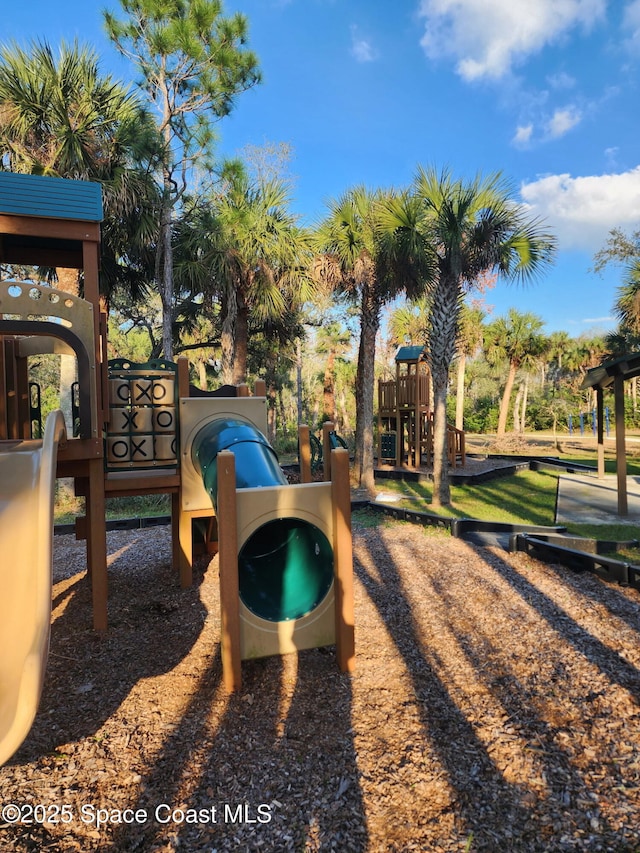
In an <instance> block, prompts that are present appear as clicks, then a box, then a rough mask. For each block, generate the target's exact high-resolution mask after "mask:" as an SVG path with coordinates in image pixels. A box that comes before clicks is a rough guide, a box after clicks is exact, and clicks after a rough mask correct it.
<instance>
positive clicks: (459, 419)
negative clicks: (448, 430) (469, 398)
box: [456, 352, 467, 429]
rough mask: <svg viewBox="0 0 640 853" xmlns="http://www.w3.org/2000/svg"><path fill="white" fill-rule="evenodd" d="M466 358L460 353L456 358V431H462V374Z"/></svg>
mask: <svg viewBox="0 0 640 853" xmlns="http://www.w3.org/2000/svg"><path fill="white" fill-rule="evenodd" d="M466 365H467V356H466V355H465V353H464V352H460V354H459V356H458V383H457V388H456V429H464V372H465V368H466Z"/></svg>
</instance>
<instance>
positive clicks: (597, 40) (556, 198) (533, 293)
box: [1, 0, 640, 336]
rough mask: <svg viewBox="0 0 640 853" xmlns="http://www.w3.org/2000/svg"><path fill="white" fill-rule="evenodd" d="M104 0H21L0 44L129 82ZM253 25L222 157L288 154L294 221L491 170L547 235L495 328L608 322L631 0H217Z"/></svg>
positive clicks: (633, 66) (635, 224) (637, 26)
mask: <svg viewBox="0 0 640 853" xmlns="http://www.w3.org/2000/svg"><path fill="white" fill-rule="evenodd" d="M102 5H104V6H106V7H108V8H110V9H112V10H114V11H119V9H120V7H119V4H118V3H117V2H115V0H113V2H109V0H105V2H104V4H101V5H95V6H94V5H93V4H91V3H87V2H86V0H58V2H57V3H55V4H53V3H51V2H50V0H42V2H41V0H24V2H22V3H15V4H11V5H9V4H8V3H7V2H6V0H5V8H4V9H3V26H2V36H1V38H2V40H3V41H5V42H6V41H9V40H12V39H16V40H18V41H19V42H21V43H24V42H25V41H27V40H28V39H30V38H46V39H47V40H48V41H49V42H50V43H51V44H53V45H56V44H58V43H59V41H60V40H61V39H62V38H66V39H67V40H71V39H74V38H78V39H80V40H81V41H86V42H88V43H89V44H92V45H93V46H94V47H96V49H97V50H98V51H99V53H100V54H101V55H102V56H103V69H104V70H105V71H107V70H111V71H113V72H114V73H115V74H116V75H117V76H118V77H120V78H121V79H123V80H125V81H126V82H130V81H133V79H134V78H135V71H134V70H133V69H132V68H130V66H129V65H128V64H127V63H125V62H124V61H123V60H122V59H121V58H120V57H118V56H117V55H116V54H115V51H114V49H113V48H112V47H111V46H110V44H109V42H108V41H107V39H106V38H105V36H104V34H103V31H102V20H101V14H100V9H101V8H102ZM224 8H225V10H226V11H241V12H243V13H245V14H246V15H247V17H248V19H249V32H250V46H251V47H252V48H253V49H254V50H255V51H256V53H257V54H258V56H259V58H260V62H261V67H262V71H263V77H264V81H263V83H262V85H260V86H258V87H256V88H255V89H254V90H252V91H250V92H247V93H244V94H243V95H241V96H240V97H239V98H238V100H237V104H236V108H235V111H234V112H233V113H232V115H231V116H230V117H228V118H226V119H224V120H223V121H222V122H220V123H219V125H218V130H219V133H220V150H221V153H224V154H235V153H237V152H238V151H239V150H240V149H242V147H243V146H245V145H247V144H252V145H261V144H263V143H265V142H271V143H276V142H286V143H288V144H289V145H291V146H292V149H293V159H292V162H291V164H290V169H291V172H292V174H293V175H294V176H295V191H294V193H295V198H294V209H295V210H296V211H297V212H299V213H300V215H301V216H303V217H304V219H305V220H306V221H309V222H313V221H316V220H318V219H320V218H321V217H322V215H323V212H324V210H325V209H326V208H325V203H326V201H327V200H328V199H329V198H331V197H336V196H339V195H340V194H342V193H343V192H344V191H345V190H347V189H348V188H349V187H351V186H354V185H356V184H365V185H367V186H370V187H391V186H394V187H402V186H406V185H407V184H409V183H410V181H411V179H412V177H413V176H414V174H415V171H416V168H417V166H418V164H422V165H424V166H436V167H438V168H442V167H448V168H449V169H450V170H451V171H452V172H453V173H454V174H455V175H457V176H460V177H472V176H474V175H475V174H476V173H477V172H482V173H488V172H492V171H495V170H500V171H502V172H503V173H504V175H505V176H506V177H507V178H508V179H510V180H511V181H512V183H513V186H514V190H515V195H516V197H517V198H518V199H519V200H521V201H522V202H524V203H525V204H527V205H529V206H530V209H531V213H532V215H537V216H541V217H543V218H544V219H545V220H546V222H547V224H548V225H549V226H550V227H551V228H552V229H553V230H554V231H555V233H556V234H557V237H558V240H559V246H560V252H559V255H558V259H557V262H556V264H555V266H554V267H553V269H552V270H551V271H550V272H549V273H548V274H546V275H545V277H544V279H542V280H539V281H538V282H536V283H535V284H532V285H529V286H527V287H522V286H515V285H507V284H506V283H504V282H499V283H498V284H497V286H496V287H495V288H494V289H493V290H491V291H489V292H488V293H487V294H486V296H485V301H486V303H487V304H488V306H491V307H492V315H493V316H498V315H499V314H502V313H504V312H505V311H506V310H507V309H508V308H509V307H512V306H513V307H515V308H517V309H518V310H520V311H533V312H535V313H536V314H538V315H540V316H541V317H542V318H543V319H544V321H545V323H546V331H547V332H551V331H554V330H556V329H564V330H566V331H567V332H569V333H570V334H571V335H574V336H578V335H580V334H582V333H584V332H588V333H590V332H593V331H602V330H603V329H608V328H611V327H613V326H614V325H615V323H614V320H613V319H612V316H611V314H612V311H611V309H612V305H613V302H614V299H615V296H616V288H617V287H618V286H619V284H620V280H621V274H622V270H621V269H619V268H612V269H611V270H609V271H607V272H606V273H605V274H604V275H602V276H598V275H596V274H594V273H593V272H592V271H591V267H592V265H593V255H594V253H595V252H596V251H597V250H598V249H600V248H601V247H602V246H603V244H604V242H605V240H606V236H607V234H608V232H609V230H610V229H611V228H613V227H614V226H619V227H621V228H622V229H623V230H626V231H627V232H631V231H632V230H634V229H635V228H640V150H639V147H638V139H640V132H639V131H640V119H639V113H638V109H637V102H638V84H639V81H640V76H639V75H640V0H608V2H607V0H535V2H532V0H393V2H389V0H387V2H383V0H227V2H226V3H225V4H224Z"/></svg>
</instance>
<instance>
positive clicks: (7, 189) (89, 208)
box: [0, 172, 102, 222]
mask: <svg viewBox="0 0 640 853" xmlns="http://www.w3.org/2000/svg"><path fill="white" fill-rule="evenodd" d="M0 213H8V214H14V215H18V216H44V217H47V218H50V219H77V220H81V221H83V222H101V221H102V188H101V186H100V184H99V183H96V182H94V181H73V180H69V179H67V178H49V177H43V176H42V175H22V174H16V173H15V172H0Z"/></svg>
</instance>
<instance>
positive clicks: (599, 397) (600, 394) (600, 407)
mask: <svg viewBox="0 0 640 853" xmlns="http://www.w3.org/2000/svg"><path fill="white" fill-rule="evenodd" d="M596 417H597V424H598V477H599V479H602V478H603V477H604V391H603V390H602V388H601V387H600V386H599V385H598V387H597V388H596Z"/></svg>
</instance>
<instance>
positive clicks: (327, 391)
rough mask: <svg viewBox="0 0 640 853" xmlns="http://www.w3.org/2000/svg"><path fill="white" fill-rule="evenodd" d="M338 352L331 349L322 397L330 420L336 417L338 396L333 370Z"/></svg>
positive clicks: (325, 413)
mask: <svg viewBox="0 0 640 853" xmlns="http://www.w3.org/2000/svg"><path fill="white" fill-rule="evenodd" d="M335 361H336V354H335V352H333V351H331V352H330V353H329V357H328V358H327V363H326V365H325V368H324V381H323V383H322V399H323V404H324V415H325V417H326V418H327V420H329V421H335V419H336V396H335V388H334V377H333V371H334V367H335Z"/></svg>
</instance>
